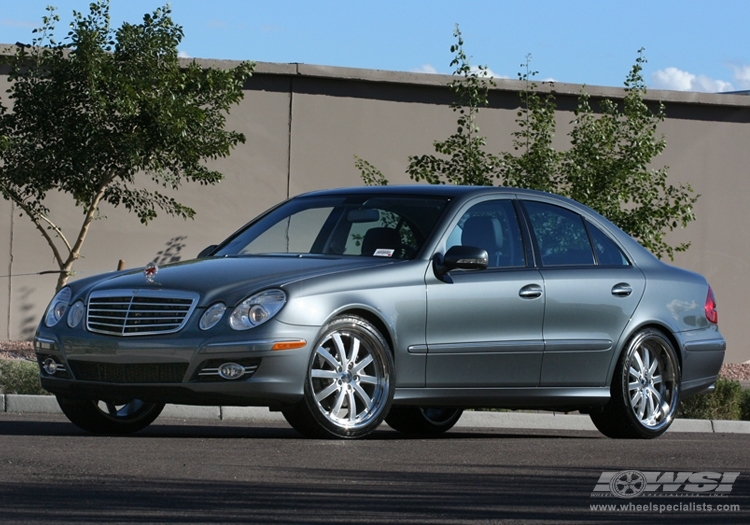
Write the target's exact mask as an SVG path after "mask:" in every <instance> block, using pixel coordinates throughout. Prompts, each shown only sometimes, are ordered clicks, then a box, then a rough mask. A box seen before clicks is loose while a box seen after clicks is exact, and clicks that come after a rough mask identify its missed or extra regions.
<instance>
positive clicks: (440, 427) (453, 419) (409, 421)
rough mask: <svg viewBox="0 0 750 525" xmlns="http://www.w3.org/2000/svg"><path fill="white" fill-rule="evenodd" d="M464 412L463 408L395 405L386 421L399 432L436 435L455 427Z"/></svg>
mask: <svg viewBox="0 0 750 525" xmlns="http://www.w3.org/2000/svg"><path fill="white" fill-rule="evenodd" d="M463 412H464V409H463V408H451V407H427V408H423V407H411V406H395V407H392V408H391V411H390V412H389V413H388V415H387V416H386V417H385V422H386V423H388V425H390V426H391V428H393V429H394V430H398V431H399V432H404V433H406V434H424V435H433V436H434V435H437V434H442V433H443V432H446V431H447V430H450V429H451V428H453V425H455V424H456V423H457V422H458V420H459V419H460V418H461V414H463Z"/></svg>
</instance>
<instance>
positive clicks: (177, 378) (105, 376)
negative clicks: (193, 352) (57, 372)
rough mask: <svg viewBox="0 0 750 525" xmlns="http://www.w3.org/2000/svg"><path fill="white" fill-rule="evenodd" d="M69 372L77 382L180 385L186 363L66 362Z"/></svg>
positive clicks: (185, 370) (186, 366)
mask: <svg viewBox="0 0 750 525" xmlns="http://www.w3.org/2000/svg"><path fill="white" fill-rule="evenodd" d="M68 365H69V366H70V370H71V372H73V375H74V376H75V378H76V379H78V380H79V381H98V382H100V383H181V382H182V378H183V377H185V372H187V369H188V364H187V363H149V364H135V365H119V364H112V363H92V362H89V361H68Z"/></svg>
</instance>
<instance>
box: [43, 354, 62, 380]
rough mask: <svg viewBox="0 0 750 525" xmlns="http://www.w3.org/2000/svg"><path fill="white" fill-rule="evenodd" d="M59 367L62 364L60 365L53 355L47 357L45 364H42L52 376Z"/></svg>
mask: <svg viewBox="0 0 750 525" xmlns="http://www.w3.org/2000/svg"><path fill="white" fill-rule="evenodd" d="M59 367H60V365H58V364H57V362H56V361H55V360H54V359H52V358H51V357H49V358H47V359H45V360H44V364H42V368H44V371H45V372H47V373H48V374H49V375H51V376H53V375H55V372H57V369H58V368H59Z"/></svg>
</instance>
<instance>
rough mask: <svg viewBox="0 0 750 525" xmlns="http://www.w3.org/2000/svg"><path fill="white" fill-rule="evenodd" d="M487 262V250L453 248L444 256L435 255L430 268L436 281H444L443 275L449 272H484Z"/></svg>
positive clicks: (473, 247)
mask: <svg viewBox="0 0 750 525" xmlns="http://www.w3.org/2000/svg"><path fill="white" fill-rule="evenodd" d="M488 261H489V256H488V255H487V250H483V249H481V248H477V247H475V246H454V247H453V248H451V249H450V250H448V251H447V252H445V255H440V254H439V253H438V254H435V257H433V259H432V268H433V271H434V272H435V276H436V277H437V278H438V279H441V280H445V279H444V277H445V274H447V273H448V272H450V271H451V270H457V269H458V270H484V269H486V268H487V264H488Z"/></svg>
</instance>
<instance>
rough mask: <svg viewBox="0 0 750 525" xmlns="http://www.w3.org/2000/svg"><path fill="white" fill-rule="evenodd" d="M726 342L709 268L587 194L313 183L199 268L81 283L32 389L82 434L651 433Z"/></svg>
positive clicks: (49, 314) (707, 373)
mask: <svg viewBox="0 0 750 525" xmlns="http://www.w3.org/2000/svg"><path fill="white" fill-rule="evenodd" d="M725 347H726V344H725V342H724V339H723V337H722V336H721V333H720V332H719V330H718V327H717V311H716V302H715V300H714V295H713V292H712V291H711V288H710V287H709V285H708V283H707V282H706V280H705V279H704V278H703V277H701V276H700V275H697V274H695V273H692V272H689V271H686V270H682V269H678V268H675V267H672V266H669V265H667V264H665V263H663V262H661V261H659V260H658V259H657V258H656V257H654V256H653V255H652V254H651V253H649V252H648V251H647V250H646V249H644V248H643V247H642V246H641V245H639V244H638V243H637V242H636V241H635V240H633V239H632V238H631V237H629V236H628V235H626V234H625V233H623V232H622V231H621V230H620V229H618V228H617V227H616V226H615V225H613V224H612V223H611V222H609V221H608V220H606V219H605V218H603V217H601V216H600V215H598V214H597V213H595V212H593V211H592V210H590V209H588V208H586V207H585V206H582V205H580V204H578V203H576V202H573V201H570V200H568V199H564V198H562V197H558V196H555V195H550V194H547V193H540V192H534V191H527V190H518V189H510V188H491V187H461V186H423V185H414V186H400V187H398V186H394V187H368V188H356V189H339V190H330V191H319V192H314V193H309V194H306V195H301V196H299V197H295V198H293V199H290V200H288V201H286V202H283V203H281V204H279V205H278V206H276V207H274V208H272V209H270V210H268V211H267V212H265V213H264V214H262V215H260V216H259V217H257V218H256V219H254V220H253V221H252V222H250V223H249V224H248V225H246V226H244V227H243V228H242V229H240V230H239V231H237V232H236V233H235V234H233V235H232V236H231V237H229V238H228V239H227V240H225V241H224V242H222V243H221V244H219V245H216V246H210V247H208V248H206V249H205V250H204V251H203V252H202V253H201V254H199V256H198V258H196V259H194V260H190V261H184V262H180V263H177V264H171V265H167V266H164V267H162V268H159V267H157V266H156V265H154V264H153V263H151V264H149V265H147V266H146V267H145V268H141V269H137V270H125V271H120V272H114V273H108V274H103V275H99V276H96V277H89V278H85V279H80V280H78V281H75V282H73V283H71V284H69V285H68V286H66V287H64V288H63V289H61V290H60V291H59V292H58V293H57V295H55V297H54V298H53V299H52V302H51V303H50V305H49V307H48V309H47V311H46V313H45V315H44V318H43V319H42V321H41V323H40V325H39V328H38V330H37V333H36V337H35V350H36V353H37V358H38V362H39V365H40V370H41V381H42V385H43V386H44V388H46V389H47V390H49V391H50V392H52V393H54V394H55V395H56V396H57V400H58V402H59V404H60V407H61V408H62V410H63V412H64V413H65V414H66V415H67V417H68V418H69V419H70V420H71V421H72V422H73V423H75V424H76V425H78V426H79V427H81V428H82V429H85V430H87V431H90V432H94V433H107V434H124V433H129V432H135V431H138V430H140V429H142V428H144V427H146V426H147V425H149V424H150V423H151V422H152V421H153V420H154V419H156V417H157V416H158V415H159V413H160V412H161V410H162V408H163V407H164V404H165V403H177V404H192V405H236V406H267V407H270V409H271V410H280V411H281V412H282V413H283V415H284V417H285V418H286V420H287V421H288V422H289V423H290V424H291V425H292V426H293V427H294V428H295V429H297V430H298V431H299V432H301V433H302V434H303V435H305V436H311V437H335V438H358V437H362V436H366V435H367V434H369V433H370V432H372V431H373V430H374V429H375V428H377V427H378V425H380V424H381V423H382V422H383V421H384V420H385V421H386V422H387V423H388V424H389V425H390V426H391V427H393V428H394V429H396V430H399V431H402V432H407V433H416V434H426V435H430V434H432V435H436V434H440V433H442V432H445V431H446V430H448V429H450V428H451V427H452V426H453V425H454V424H455V423H456V421H457V420H458V419H459V417H461V413H462V411H463V410H464V409H465V408H480V407H498V408H511V409H537V410H565V411H575V410H578V411H581V412H583V413H586V414H590V417H591V419H592V420H593V422H594V424H595V425H596V427H597V428H598V429H599V430H601V432H602V433H604V434H605V435H607V436H610V437H614V438H654V437H657V436H659V435H661V434H662V433H664V431H666V430H667V428H669V426H670V424H671V423H672V421H673V420H674V417H675V413H676V410H677V406H678V402H679V400H680V399H684V398H685V397H687V396H690V395H692V394H695V393H698V392H702V391H705V390H707V389H710V388H712V386H713V384H714V381H715V380H716V377H717V374H718V372H719V368H720V367H721V364H722V361H723V358H724V351H725Z"/></svg>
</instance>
